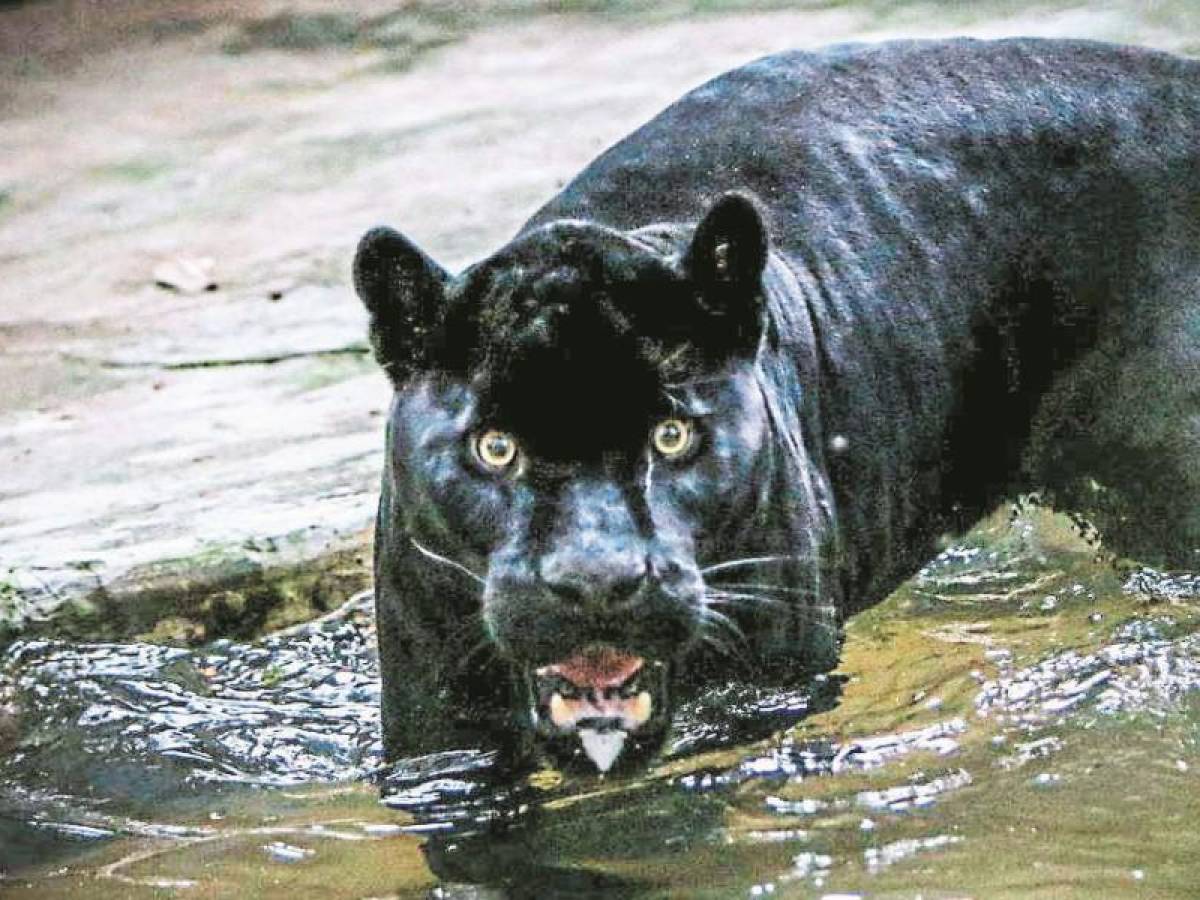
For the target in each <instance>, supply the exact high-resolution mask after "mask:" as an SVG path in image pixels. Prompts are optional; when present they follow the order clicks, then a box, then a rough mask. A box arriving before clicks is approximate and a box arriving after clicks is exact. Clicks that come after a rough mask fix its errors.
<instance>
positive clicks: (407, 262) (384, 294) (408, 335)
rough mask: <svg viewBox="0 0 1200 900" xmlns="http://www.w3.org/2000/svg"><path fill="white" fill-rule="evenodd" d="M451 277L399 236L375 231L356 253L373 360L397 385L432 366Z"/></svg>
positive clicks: (358, 287) (356, 281) (356, 278)
mask: <svg viewBox="0 0 1200 900" xmlns="http://www.w3.org/2000/svg"><path fill="white" fill-rule="evenodd" d="M449 280H450V276H449V275H448V274H446V271H445V270H444V269H443V268H442V267H441V266H439V265H438V264H437V263H435V262H434V261H433V260H432V259H430V258H429V257H428V256H426V255H425V254H424V253H423V252H421V250H420V249H419V248H418V247H417V246H416V245H415V244H414V243H412V242H411V241H410V240H409V239H408V238H406V237H405V236H404V235H402V234H400V232H398V231H395V230H393V229H391V228H372V229H371V230H370V231H368V232H367V233H366V234H365V235H363V237H362V240H360V241H359V242H358V251H357V252H356V253H355V254H354V289H355V290H356V291H357V292H358V296H359V298H361V300H362V302H363V305H364V306H366V308H367V312H368V313H369V314H370V316H371V347H372V349H373V350H374V351H375V359H376V361H377V362H378V363H379V365H380V366H382V367H383V369H384V371H385V372H387V374H388V378H390V379H391V380H392V383H393V384H395V385H396V386H397V387H399V385H400V384H401V383H402V382H403V381H404V379H405V378H407V377H408V376H409V375H411V374H412V373H413V372H414V371H418V370H420V369H423V368H426V367H428V365H429V360H428V358H427V357H428V350H429V340H430V337H431V336H432V334H433V332H434V330H435V329H436V328H437V327H438V325H439V324H440V322H441V320H442V317H443V316H444V314H445V300H446V283H447V282H448V281H449Z"/></svg>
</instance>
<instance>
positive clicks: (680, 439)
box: [653, 419, 692, 459]
mask: <svg viewBox="0 0 1200 900" xmlns="http://www.w3.org/2000/svg"><path fill="white" fill-rule="evenodd" d="M653 439H654V449H655V450H657V451H658V452H659V453H661V454H662V455H663V456H665V457H666V458H667V459H675V458H677V457H679V456H682V455H683V454H684V453H685V452H687V450H688V448H690V447H691V446H692V426H691V425H690V424H689V423H688V422H685V421H684V420H683V419H663V420H662V421H661V422H659V423H658V424H657V425H655V426H654V436H653Z"/></svg>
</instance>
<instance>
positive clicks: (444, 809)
mask: <svg viewBox="0 0 1200 900" xmlns="http://www.w3.org/2000/svg"><path fill="white" fill-rule="evenodd" d="M1195 595H1196V583H1195V580H1194V579H1188V578H1186V577H1183V578H1175V579H1170V578H1166V577H1163V576H1158V575H1157V574H1155V573H1147V572H1142V573H1136V574H1135V575H1134V576H1133V577H1129V578H1118V577H1117V575H1116V574H1115V572H1114V571H1113V569H1112V568H1111V567H1110V566H1108V565H1106V564H1103V563H1097V562H1096V561H1094V560H1093V559H1092V558H1091V555H1090V551H1088V550H1087V549H1086V548H1083V547H1081V546H1080V545H1078V544H1076V543H1073V542H1072V541H1071V540H1070V539H1068V538H1065V537H1064V536H1063V534H1062V527H1061V523H1058V522H1057V520H1053V519H1049V518H1047V517H1041V518H1035V519H1029V520H1023V521H1019V522H1018V523H1017V525H1016V526H1015V527H1009V526H1008V524H1007V523H1003V524H994V525H993V526H992V527H991V528H990V529H989V530H984V531H981V532H979V533H976V534H974V535H972V536H971V538H970V539H969V542H968V543H967V544H965V545H960V546H957V547H953V548H951V549H949V550H948V551H946V552H945V553H943V554H942V555H941V556H940V557H939V558H938V559H937V560H936V561H935V562H934V563H932V564H931V565H930V566H928V567H927V568H926V569H925V570H924V571H923V572H922V573H921V574H920V575H919V576H918V577H917V578H916V579H914V580H913V581H912V582H911V583H909V584H908V585H906V586H905V587H904V588H902V589H901V590H899V591H898V592H897V593H896V594H895V595H894V596H893V597H892V598H890V599H889V600H888V601H887V602H886V603H885V604H883V605H881V606H880V607H878V608H876V609H874V610H871V611H869V612H867V613H864V614H862V615H860V616H859V617H857V618H856V619H855V620H854V622H853V623H852V624H851V626H850V628H849V630H848V639H847V644H846V651H845V655H844V661H843V665H842V667H841V670H840V674H839V677H838V678H836V679H833V680H832V681H826V682H817V683H815V684H812V685H806V686H803V687H802V688H797V689H795V690H792V691H788V692H774V693H766V692H761V691H755V690H753V689H751V688H748V687H746V686H744V685H743V686H737V685H733V686H727V687H724V688H723V689H722V690H719V691H714V692H713V693H712V695H710V696H709V697H708V698H707V701H706V702H705V703H701V704H698V705H696V706H693V707H692V708H689V709H687V710H684V711H682V712H681V714H680V717H679V720H678V721H677V729H676V732H675V735H674V737H673V741H672V743H671V745H670V747H669V750H668V755H667V757H666V759H665V760H663V761H661V762H660V763H658V764H657V765H656V766H654V767H652V768H651V769H650V770H648V771H647V772H645V773H643V774H641V775H639V776H636V777H633V776H630V777H613V778H608V779H595V778H578V777H569V776H565V775H563V774H561V773H558V772H555V771H550V770H544V771H538V772H535V773H533V774H532V775H530V776H528V777H523V778H521V779H519V780H516V781H515V782H514V781H513V780H512V779H510V778H506V777H505V776H503V775H501V774H499V773H498V772H496V771H495V769H494V768H493V767H492V765H491V762H492V760H491V759H490V757H488V756H487V755H485V754H482V753H479V752H477V751H454V750H448V751H447V752H446V753H442V754H435V755H432V756H429V757H424V758H420V759H414V760H407V761H405V762H403V763H401V764H399V765H397V766H394V767H391V768H388V769H383V768H381V767H380V753H379V744H378V738H377V731H378V712H377V709H378V690H379V688H378V682H377V678H376V669H375V659H374V655H373V652H372V649H371V648H372V645H373V640H374V637H373V632H372V624H371V620H370V615H369V605H368V601H367V599H366V598H357V599H355V600H353V601H351V602H350V603H348V604H347V605H346V606H345V607H343V608H342V609H341V610H339V611H338V612H337V613H336V614H334V615H332V616H329V617H326V619H324V620H322V621H319V622H317V623H312V624H310V625H307V626H304V627H301V628H297V629H293V630H291V631H289V632H286V633H279V634H276V635H273V636H271V637H268V638H266V639H264V640H263V641H261V642H258V643H255V644H234V643H230V642H217V643H215V644H213V645H210V646H208V647H205V648H203V649H201V650H197V651H188V650H181V649H173V648H165V647H158V646H151V645H113V644H96V645H68V644H61V643H56V642H50V641H36V642H25V643H19V644H17V645H14V646H13V647H11V648H9V650H8V651H7V652H6V654H5V656H4V657H3V660H2V661H0V684H3V685H4V690H5V691H6V692H7V694H8V696H7V697H6V698H5V697H0V704H3V703H4V702H7V703H9V704H10V705H14V706H15V707H16V709H17V710H18V719H17V722H18V728H17V735H18V736H19V737H17V738H16V739H15V744H14V741H13V739H12V738H10V739H9V744H10V747H9V749H8V751H7V753H6V754H5V755H4V757H3V758H2V760H0V870H3V871H5V872H6V873H7V875H6V878H5V881H4V882H3V883H2V884H0V892H3V893H4V894H5V896H31V897H32V896H62V895H65V894H69V893H72V892H79V893H83V894H85V895H86V896H88V897H105V896H113V897H136V896H142V895H146V896H162V895H164V894H178V895H179V896H182V897H208V896H232V895H243V896H247V895H263V896H276V895H284V894H287V895H289V896H292V897H301V896H314V897H317V896H319V897H355V898H363V897H381V896H400V897H408V896H414V897H416V896H422V897H423V896H430V895H433V896H445V897H553V896H581V895H585V896H612V897H623V896H639V897H640V896H712V897H730V896H732V897H751V896H816V897H820V896H827V895H829V896H839V895H847V894H849V895H857V896H871V897H890V896H904V897H911V896H914V895H915V894H917V893H920V894H921V895H922V896H924V897H961V896H977V897H995V896H1054V897H1060V896H1079V897H1094V896H1120V895H1122V894H1127V895H1129V896H1181V897H1183V896H1195V895H1196V893H1195V891H1196V888H1195V886H1196V884H1197V883H1200V829H1197V828H1196V822H1197V821H1198V820H1200V783H1198V781H1197V779H1198V778H1200V691H1198V690H1197V688H1200V609H1198V605H1200V604H1197V601H1196V599H1195ZM839 683H840V685H841V691H840V695H839V694H838V692H837V691H836V690H835V689H834V687H835V686H836V685H837V684H839ZM797 720H798V722H797ZM789 723H797V724H794V726H793V727H791V728H786V727H785V726H786V725H788V724H789ZM772 729H774V733H773V734H772V735H771V736H770V737H767V738H765V739H762V740H751V739H749V738H748V737H747V735H750V734H754V733H755V732H758V733H760V734H761V733H766V732H768V731H771V730H772ZM10 730H11V729H10ZM0 740H3V738H2V737H0ZM381 789H382V793H383V796H382V800H381V798H380V791H381Z"/></svg>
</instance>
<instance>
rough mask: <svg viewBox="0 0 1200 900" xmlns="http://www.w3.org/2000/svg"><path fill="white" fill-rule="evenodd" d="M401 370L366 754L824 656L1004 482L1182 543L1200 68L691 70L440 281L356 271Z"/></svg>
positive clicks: (1178, 551) (885, 54)
mask: <svg viewBox="0 0 1200 900" xmlns="http://www.w3.org/2000/svg"><path fill="white" fill-rule="evenodd" d="M354 275H355V284H356V287H357V290H358V293H359V295H360V296H361V297H362V299H363V301H364V303H365V304H366V306H367V309H368V310H369V312H370V316H371V337H372V341H373V346H374V349H375V353H376V356H377V358H378V360H379V362H380V364H381V365H382V366H383V367H384V368H385V369H386V371H387V372H388V374H389V376H390V377H391V380H392V382H393V383H394V385H395V389H396V390H395V400H394V403H393V406H392V410H391V414H390V419H389V423H388V439H387V459H386V464H385V470H384V476H383V493H382V498H381V502H380V507H379V518H378V530H377V543H376V566H375V574H376V593H377V604H378V618H379V627H380V631H379V635H380V638H379V640H380V654H381V657H382V664H383V674H384V679H385V685H384V727H385V743H386V747H387V751H388V753H389V754H390V755H392V756H400V755H410V754H412V753H414V752H419V751H421V750H425V749H431V748H433V747H436V746H441V745H445V744H446V743H448V742H455V741H459V742H461V741H462V740H467V741H471V742H473V743H477V742H480V741H485V740H486V741H489V742H491V741H494V740H496V739H497V738H498V737H499V738H503V736H504V735H506V734H507V735H510V736H520V735H540V736H541V737H542V738H544V739H545V740H546V741H547V742H548V745H550V746H555V747H559V748H566V749H567V750H568V751H571V750H573V751H574V752H576V753H579V752H581V751H582V753H583V754H585V755H586V757H587V758H589V759H590V760H591V761H592V762H593V763H594V765H595V766H596V768H598V769H600V770H601V771H606V770H607V769H608V768H609V767H610V766H612V765H614V764H615V763H616V762H617V761H619V760H624V759H626V758H631V757H633V756H635V755H636V754H633V753H631V752H630V749H631V748H632V747H634V746H638V747H641V748H643V749H644V748H647V747H649V748H652V747H653V745H654V743H655V742H656V741H657V740H658V739H659V738H660V736H661V734H662V732H663V728H664V726H665V723H666V722H667V721H668V719H669V716H670V710H671V700H670V697H671V692H672V690H673V689H674V688H675V687H676V686H678V685H681V684H697V683H702V682H704V681H705V680H709V679H713V678H716V677H719V676H721V675H723V674H726V673H729V672H732V671H738V672H740V673H742V674H743V675H746V674H748V675H749V677H757V675H758V674H759V673H764V674H763V677H766V675H765V673H768V672H778V671H781V670H782V671H786V672H789V673H792V677H795V675H796V674H797V673H800V672H803V671H818V670H824V669H828V668H830V667H832V666H833V665H835V664H836V660H837V653H838V646H839V640H838V636H839V631H840V626H841V623H842V621H843V619H844V618H845V617H846V616H847V615H849V614H851V613H853V612H854V611H856V610H859V609H862V608H864V607H866V606H868V605H870V604H872V603H875V602H877V601H878V600H880V599H881V598H882V597H884V596H885V595H886V594H887V593H889V592H890V591H891V590H892V589H893V588H894V587H895V586H896V585H897V583H898V582H900V581H901V580H902V579H904V578H905V577H907V576H909V575H910V574H912V573H913V572H914V571H915V570H916V569H917V568H918V567H919V566H920V565H921V564H922V563H924V562H925V561H926V560H927V559H928V558H929V557H930V555H931V554H932V553H933V550H934V547H935V544H936V541H937V539H938V537H939V536H940V535H942V534H944V533H946V532H948V531H953V530H955V529H961V528H963V527H966V526H969V525H970V524H972V522H973V521H974V520H976V519H977V518H978V517H979V516H980V515H981V514H982V513H985V512H986V511H988V510H989V509H991V508H993V507H994V505H995V504H997V503H998V502H999V501H1001V500H1002V499H1004V498H1005V497H1007V496H1010V495H1012V494H1014V493H1015V492H1022V491H1030V490H1037V491H1039V492H1040V494H1041V496H1042V497H1043V498H1044V499H1045V500H1046V501H1048V502H1050V503H1052V504H1053V505H1055V506H1056V507H1058V508H1061V509H1065V510H1069V511H1072V512H1074V513H1076V514H1078V515H1081V516H1084V517H1086V518H1087V519H1088V520H1089V521H1090V522H1091V523H1093V524H1094V525H1095V526H1096V527H1097V528H1098V529H1099V530H1100V531H1101V533H1102V534H1103V536H1104V539H1105V540H1106V542H1107V543H1108V545H1109V546H1110V547H1111V548H1113V549H1114V550H1116V551H1119V552H1120V553H1123V554H1127V555H1132V556H1137V557H1139V558H1141V559H1143V560H1146V561H1147V562H1154V563H1159V564H1166V565H1172V566H1183V567H1188V566H1192V567H1194V566H1195V564H1196V561H1197V558H1196V552H1197V551H1196V548H1198V547H1200V65H1197V64H1196V63H1193V62H1189V61H1186V60H1183V59H1178V58H1175V57H1172V56H1168V55H1165V54H1162V53H1156V52H1151V51H1147V50H1142V49H1136V48H1129V47H1116V46H1107V45H1102V44H1096V43H1088V42H1081V41H1039V40H1031V39H1017V40H1006V41H998V42H977V41H970V40H953V41H946V42H902V43H889V44H883V45H878V46H861V45H855V46H840V47H834V48H831V49H828V50H825V51H823V52H818V53H799V52H796V53H786V54H782V55H779V56H774V57H770V58H767V59H763V60H760V61H758V62H755V63H752V64H750V65H748V66H746V67H744V68H741V69H738V70H735V71H733V72H730V73H728V74H725V75H723V76H721V77H719V78H717V79H716V80H714V81H712V82H710V83H708V84H706V85H704V86H702V87H700V88H698V89H697V90H695V91H693V92H691V93H690V94H688V95H687V96H685V97H684V98H683V99H681V100H680V101H679V102H677V103H676V104H674V105H673V106H671V107H669V108H668V109H667V110H666V111H664V112H663V113H662V114H661V115H659V116H658V117H657V118H655V119H654V120H652V121H651V122H650V123H648V124H647V125H645V126H644V127H642V128H641V129H639V130H638V131H636V132H635V133H634V134H632V135H631V136H630V137H628V138H626V139H625V140H623V141H621V142H620V143H619V144H617V145H616V146H615V147H613V148H612V149H610V150H608V151H607V152H606V153H604V154H603V155H602V156H600V158H599V159H597V160H596V161H595V162H594V163H592V164H591V165H590V166H588V167H587V168H586V169H585V170H584V171H583V173H582V174H580V175H579V176H578V177H577V178H576V179H575V180H574V181H573V182H571V183H570V184H569V185H568V186H567V187H566V189H565V190H563V191H562V193H560V194H559V195H558V196H557V197H555V198H554V199H552V200H551V201H550V202H549V203H548V204H547V205H546V206H544V207H543V208H542V209H541V210H540V211H539V212H538V213H537V214H536V215H535V216H534V217H533V218H532V219H531V220H530V221H529V222H528V223H527V224H526V225H525V226H524V227H523V228H522V229H521V230H520V232H519V233H518V234H517V236H516V237H515V238H514V239H513V240H512V241H511V242H510V243H509V244H508V245H506V246H505V247H503V248H501V249H500V250H498V251H497V252H496V253H495V254H494V255H492V256H490V257H488V258H487V259H485V260H483V261H482V262H480V263H478V264H476V265H474V266H471V267H470V268H468V269H467V270H466V271H464V272H462V273H461V274H459V275H457V276H455V275H451V274H448V273H447V272H445V271H443V270H442V269H441V268H440V267H439V266H438V265H437V264H436V263H435V262H434V261H432V260H431V259H429V258H428V257H427V256H426V255H424V254H423V253H422V252H421V251H420V250H419V249H417V248H416V247H415V246H414V245H413V244H412V243H410V242H409V241H408V240H406V239H405V238H404V237H402V236H401V235H400V234H398V233H397V232H395V231H392V230H390V229H386V228H381V229H376V230H373V231H371V232H370V233H369V234H367V235H366V236H365V237H364V238H363V240H362V243H361V244H360V246H359V250H358V255H357V258H356V260H355V266H354Z"/></svg>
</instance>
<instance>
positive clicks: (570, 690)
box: [534, 645, 667, 774]
mask: <svg viewBox="0 0 1200 900" xmlns="http://www.w3.org/2000/svg"><path fill="white" fill-rule="evenodd" d="M666 670H667V667H666V665H665V664H664V663H662V662H658V661H655V660H647V659H645V658H644V657H641V656H637V655H635V654H633V653H629V652H626V651H623V650H619V649H617V648H615V647H610V646H607V645H593V646H590V647H586V648H584V649H583V650H580V651H579V652H577V653H574V654H572V655H571V656H569V657H567V658H565V659H562V660H559V661H558V662H554V663H551V664H549V665H545V666H542V667H540V668H539V669H537V670H536V671H535V672H534V689H535V692H536V695H537V707H536V718H537V723H538V730H539V731H541V732H542V733H543V734H546V735H548V736H551V737H559V738H570V737H575V738H577V740H578V746H577V747H576V748H575V749H576V750H582V752H583V754H584V755H585V756H586V757H587V758H588V759H589V760H591V762H592V764H593V765H594V766H595V767H596V769H597V771H599V772H600V773H601V774H604V773H606V772H608V771H609V770H610V769H611V768H612V767H613V766H614V765H615V764H616V762H617V760H618V759H619V758H620V757H621V755H622V752H623V751H625V750H626V745H627V743H628V742H629V740H630V737H631V735H635V734H637V733H639V732H642V731H645V730H646V726H647V724H648V723H650V722H651V721H652V720H656V719H661V718H662V714H663V713H664V712H665V710H666Z"/></svg>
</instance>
